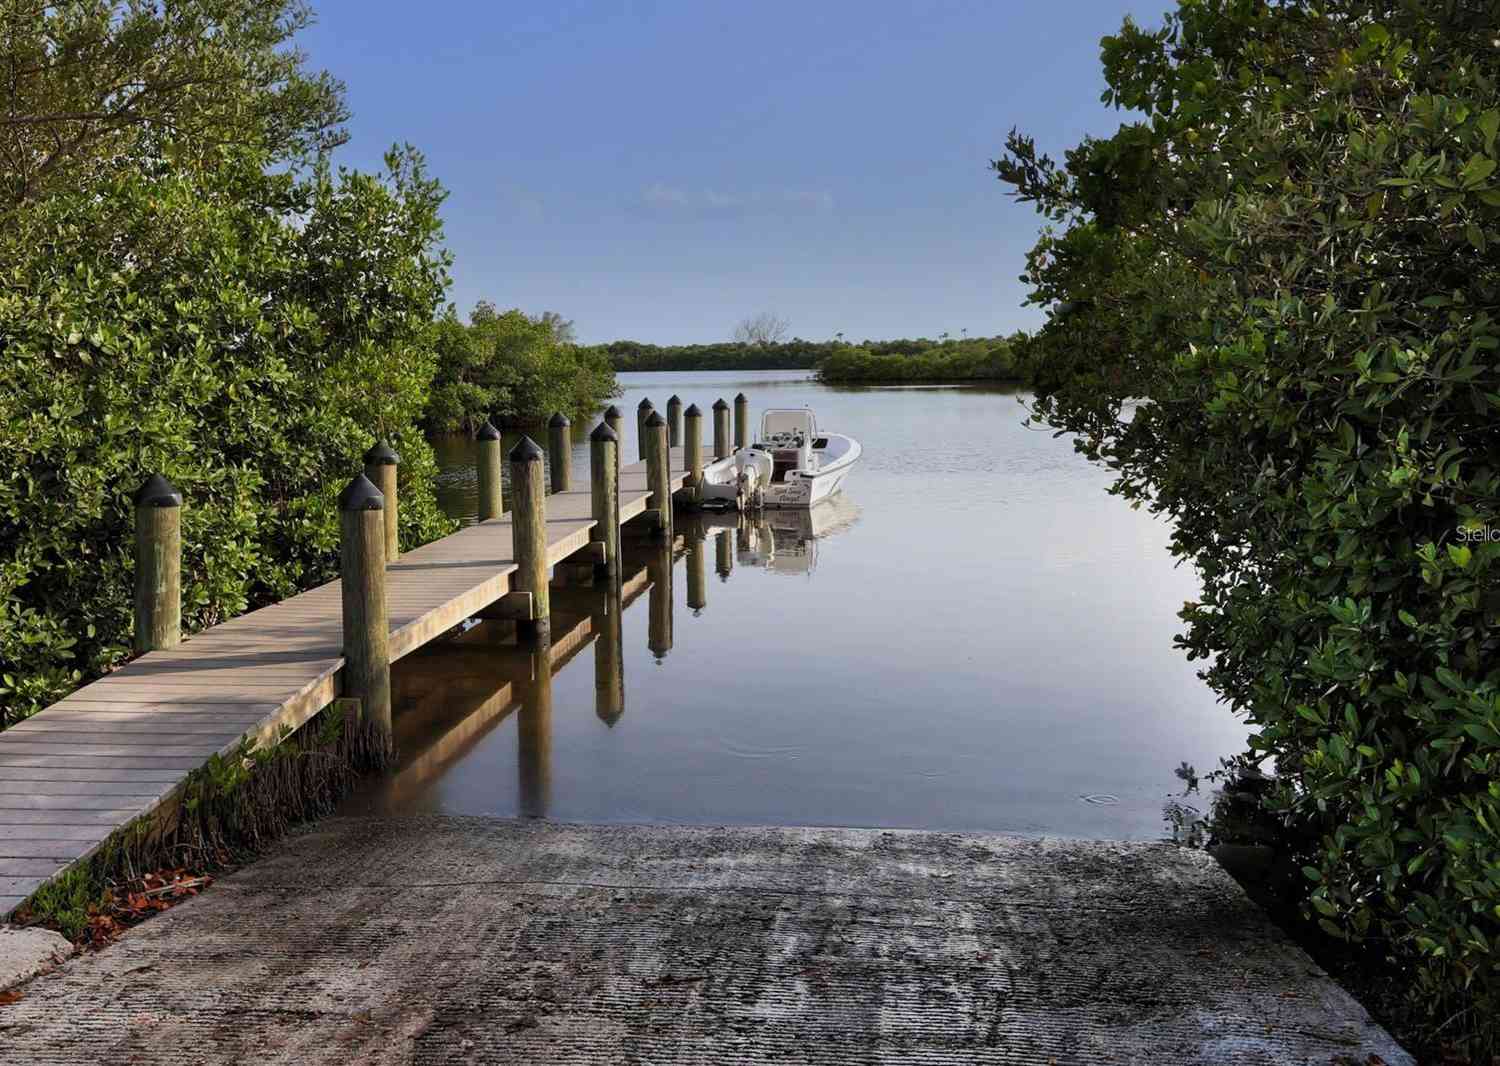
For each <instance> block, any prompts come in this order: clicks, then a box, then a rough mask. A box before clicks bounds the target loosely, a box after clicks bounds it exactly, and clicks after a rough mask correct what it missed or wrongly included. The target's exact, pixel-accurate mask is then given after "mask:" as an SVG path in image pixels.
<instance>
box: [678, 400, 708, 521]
mask: <svg viewBox="0 0 1500 1066" xmlns="http://www.w3.org/2000/svg"><path fill="white" fill-rule="evenodd" d="M682 433H683V437H682V460H683V461H682V465H683V467H684V468H685V469H686V470H687V488H688V490H689V491H690V492H691V493H692V494H693V502H694V503H695V504H696V503H698V502H700V501H701V500H702V496H703V493H702V482H703V412H702V411H700V410H698V405H697V404H693V405H692V406H691V407H689V408H688V409H687V412H686V414H685V415H684V417H683V420H682Z"/></svg>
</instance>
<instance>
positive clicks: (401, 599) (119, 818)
mask: <svg viewBox="0 0 1500 1066" xmlns="http://www.w3.org/2000/svg"><path fill="white" fill-rule="evenodd" d="M670 455H671V461H670V478H669V482H670V487H671V489H673V490H676V489H677V488H679V487H681V485H682V484H683V481H684V480H685V476H686V471H685V468H684V465H683V463H684V456H683V451H682V449H680V448H674V449H672V450H671V452H670ZM619 485H620V521H621V523H624V522H627V521H629V520H630V519H632V518H635V517H637V516H638V515H640V514H642V513H643V512H644V511H645V510H646V509H647V499H648V497H649V496H650V490H649V489H648V487H647V472H646V464H645V462H638V463H633V464H629V465H622V466H621V468H620V482H619ZM546 510H547V523H546V531H547V563H548V565H555V564H557V563H560V562H562V561H564V560H565V559H567V558H568V557H569V556H572V555H574V554H575V553H577V552H579V551H580V550H581V549H583V548H585V546H586V545H587V544H588V542H589V533H590V530H592V529H593V527H594V524H595V523H594V519H593V517H592V510H591V497H590V490H589V487H588V485H587V484H585V485H584V487H583V488H582V489H581V490H575V491H568V492H561V493H557V494H554V495H551V496H548V497H547V499H546ZM514 555H515V552H514V550H513V547H512V536H511V523H510V516H509V515H508V514H507V515H504V516H502V517H500V518H498V519H491V520H489V521H485V522H480V523H478V524H476V525H472V526H468V527H466V528H464V529H461V530H459V531H458V532H456V533H454V534H452V535H451V536H448V537H444V538H442V539H441V540H437V541H433V542H432V543H430V544H427V545H424V546H422V547H420V548H417V549H415V550H413V551H410V552H407V553H404V554H402V555H401V556H400V557H399V558H398V559H397V561H396V562H394V563H392V564H390V565H389V567H388V569H387V606H388V613H389V620H390V655H391V659H392V660H395V659H399V658H401V657H402V656H404V655H407V654H409V653H411V652H412V651H414V650H416V649H417V648H419V647H421V646H422V645H424V644H426V643H427V642H429V641H431V640H433V639H435V638H437V637H440V636H443V635H444V634H446V633H448V632H450V631H451V630H452V629H453V628H454V627H455V626H458V625H460V624H461V623H462V622H464V621H465V620H466V619H468V618H471V617H474V616H475V615H477V614H478V613H479V612H481V611H482V610H483V609H484V608H485V607H487V606H489V605H490V604H492V603H494V602H495V601H497V600H499V599H500V598H501V597H503V596H505V595H506V594H507V593H509V592H511V591H512V578H513V575H514V574H515V573H516V570H517V563H516V561H515V559H514ZM342 647H343V637H342V590H341V588H340V584H339V582H338V581H332V582H329V583H328V584H326V585H322V586H319V587H318V588H315V589H312V590H310V591H308V592H304V593H302V594H300V595H297V596H293V597H292V598H291V599H288V600H284V601H283V602H281V603H277V604H275V605H273V606H270V607H265V608H262V609H260V610H257V611H251V612H249V613H248V614H244V615H241V616H239V617H238V618H234V619H231V620H230V621H228V622H225V623H223V624H221V625H217V626H214V627H213V628H211V629H208V630H205V631H204V632H202V633H199V634H197V635H195V636H193V637H191V638H190V639H187V640H184V641H183V642H182V643H181V644H179V645H178V646H176V647H174V648H171V649H168V650H164V651H153V652H149V653H147V654H145V655H143V656H141V657H140V658H138V659H136V660H134V661H133V662H131V663H129V664H128V665H126V666H125V667H123V668H121V669H119V670H117V671H115V672H114V673H111V674H110V675H108V676H107V677H104V678H101V679H100V680H98V681H95V682H93V683H92V684H89V685H85V686H84V687H83V688H80V689H78V690H77V691H76V692H73V693H72V694H71V695H69V696H67V697H66V698H65V699H63V700H61V701H59V702H58V703H55V704H53V705H52V706H51V707H48V708H46V709H45V710H43V711H42V712H40V713H39V714H36V715H33V716H32V717H30V718H28V719H26V720H24V721H22V722H20V723H18V724H17V725H14V726H12V727H11V728H9V729H7V730H5V731H4V732H0V918H4V917H5V916H7V915H9V913H10V912H11V911H12V910H14V909H15V907H17V906H18V905H19V904H20V903H21V902H22V901H23V900H25V899H26V898H27V897H28V896H30V895H31V894H32V893H33V892H35V891H36V889H37V888H39V887H40V886H41V885H42V884H44V883H45V882H46V881H48V880H49V879H50V878H52V877H55V876H56V875H58V874H59V873H61V872H63V871H64V870H66V869H67V868H68V867H70V866H71V865H73V864H74V863H76V862H78V861H79V860H81V859H85V858H87V857H88V856H89V855H91V854H92V853H93V852H94V850H95V849H96V848H98V847H99V845H101V844H102V843H103V842H104V841H105V840H106V839H107V838H108V837H109V836H110V834H111V833H113V832H114V831H115V830H116V829H118V828H120V827H121V826H124V825H126V824H128V823H130V822H132V821H133V820H135V819H136V818H139V817H141V816H142V815H146V814H150V813H151V812H152V811H154V810H155V809H156V808H157V807H158V806H160V805H161V804H162V803H164V802H165V801H166V800H168V799H169V798H170V797H171V796H172V795H173V793H174V792H175V791H176V790H177V789H178V788H179V786H181V784H182V783H183V781H184V780H185V779H186V777H187V776H188V774H189V773H191V772H192V771H193V770H195V769H197V768H198V767H200V766H202V765H203V764H204V762H206V761H207V760H208V759H209V758H210V757H211V756H213V755H215V754H227V753H229V752H231V751H234V750H236V749H237V748H238V746H239V744H240V743H241V741H242V740H243V739H245V738H246V737H251V738H256V739H263V738H274V737H275V736H276V735H278V733H279V732H280V731H282V730H283V729H286V728H296V727H297V726H300V725H301V724H303V723H304V722H306V721H307V720H308V719H309V718H311V717H312V716H313V715H315V714H316V713H317V712H318V711H320V710H322V709H323V708H324V707H326V706H328V705H329V704H330V703H332V702H333V700H334V698H335V697H336V696H338V695H339V694H340V688H339V672H340V669H341V668H342V667H343V665H344V659H343V656H342V652H341V649H342Z"/></svg>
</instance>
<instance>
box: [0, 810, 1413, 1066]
mask: <svg viewBox="0 0 1500 1066" xmlns="http://www.w3.org/2000/svg"><path fill="white" fill-rule="evenodd" d="M21 992H22V998H20V999H19V1000H17V1001H16V1002H14V1003H11V1004H9V1005H6V1006H0V1063H4V1064H5V1066H21V1064H43V1063H90V1064H95V1063H111V1064H113V1063H137V1062H138V1063H155V1062H172V1063H206V1064H216V1063H224V1064H235V1066H241V1064H245V1063H299V1064H300V1063H353V1062H359V1063H366V1062H368V1063H546V1064H549V1066H551V1064H567V1063H704V1064H708V1063H713V1064H719V1063H764V1062H777V1063H808V1064H813V1063H817V1064H844V1063H892V1064H896V1063H901V1064H907V1063H1007V1064H1033V1063H1035V1064H1046V1063H1057V1064H1073V1063H1151V1064H1173V1063H1234V1064H1263V1063H1278V1064H1280V1063H1298V1064H1302V1063H1328V1064H1333V1063H1340V1064H1345V1066H1351V1064H1355V1063H1358V1064H1361V1066H1372V1064H1378V1063H1388V1064H1402V1063H1411V1062H1412V1059H1411V1058H1410V1057H1409V1056H1407V1055H1406V1054H1405V1053H1404V1052H1403V1051H1402V1050H1401V1049H1400V1048H1399V1047H1398V1046H1397V1045H1396V1044H1395V1042H1394V1041H1393V1040H1392V1039H1391V1038H1390V1037H1389V1036H1388V1035H1386V1034H1385V1033H1384V1032H1383V1031H1382V1030H1381V1029H1380V1028H1378V1027H1377V1026H1376V1025H1375V1024H1374V1023H1373V1022H1372V1021H1371V1020H1370V1018H1369V1017H1368V1016H1367V1015H1366V1013H1365V1011H1364V1010H1363V1009H1362V1008H1361V1007H1360V1006H1359V1005H1358V1004H1357V1003H1355V1002H1354V1001H1353V1000H1352V999H1351V998H1350V997H1349V996H1348V995H1347V994H1346V993H1344V992H1343V991H1341V990H1340V989H1339V988H1338V987H1337V986H1336V985H1335V984H1334V983H1333V982H1332V981H1330V980H1329V979H1328V977H1327V976H1326V975H1324V974H1323V973H1321V972H1320V971H1319V970H1318V968H1317V967H1316V966H1315V965H1314V964H1313V963H1312V962H1311V960H1309V959H1308V958H1307V956H1306V955H1305V954H1303V953H1302V951H1301V950H1299V949H1298V948H1296V947H1295V946H1293V945H1292V944H1291V943H1290V942H1289V941H1288V940H1287V939H1286V937H1285V936H1284V935H1283V934H1281V933H1280V932H1279V931H1278V930H1277V929H1276V928H1275V927H1274V926H1272V925H1271V924H1270V922H1269V921H1268V920H1267V919H1266V918H1265V916H1264V915H1263V914H1261V913H1260V911H1258V910H1257V909H1256V908H1255V907H1254V905H1252V904H1251V903H1250V901H1249V900H1248V899H1247V898H1246V897H1245V895H1244V894H1243V892H1242V891H1241V890H1240V889H1239V887H1238V886H1237V885H1236V884H1235V883H1234V882H1233V881H1232V880H1231V879H1230V878H1229V877H1228V876H1227V875H1226V874H1225V873H1224V872H1223V871H1222V870H1221V869H1220V868H1219V867H1218V866H1217V864H1215V863H1214V862H1213V860H1212V859H1210V858H1209V857H1207V856H1206V855H1203V854H1202V853H1198V852H1192V851H1185V850H1180V849H1177V848H1173V847H1170V846H1167V845H1157V844H1144V843H1090V842H1081V841H1065V840H1055V839H1028V838H1017V837H1006V836H994V835H979V834H948V833H930V832H905V831H901V832H893V831H883V830H872V829H755V828H734V829H722V828H690V827H660V826H658V827H634V826H573V825H561V824H554V823H546V822H536V821H528V822H516V821H507V820H497V819H482V818H462V817H452V816H442V815H411V816H402V817H389V818H387V817H381V818H354V817H339V818H332V819H328V820H326V821H324V822H322V823H320V824H318V825H316V826H314V827H312V828H310V829H308V830H305V831H302V832H300V833H298V834H296V835H294V836H293V837H291V838H290V839H288V840H287V841H285V842H284V843H283V844H282V845H281V846H280V847H279V848H277V849H276V850H274V851H273V852H272V853H271V854H270V855H269V856H268V857H266V858H265V859H263V860H261V861H259V862H257V863H255V864H253V865H251V866H249V867H247V868H245V869H243V870H241V871H239V872H238V873H236V874H234V875H232V876H230V877H228V878H225V879H224V880H222V881H220V882H219V883H218V884H217V885H215V886H214V887H213V888H212V889H211V890H210V891H208V892H207V893H205V894H204V895H202V896H200V897H198V898H196V899H194V900H191V901H189V902H187V903H184V904H183V905H181V906H179V907H177V908H175V909H174V910H171V911H169V912H167V913H166V914H163V915H161V916H160V917H158V918H155V919H153V920H152V921H150V922H147V923H145V924H144V925H142V926H140V927H138V928H137V929H135V930H133V931H131V932H130V933H129V934H127V935H126V936H125V938H124V939H122V940H121V941H120V942H119V943H117V944H115V945H113V946H111V947H110V948H108V949H107V950H105V951H103V952H100V953H98V954H93V955H87V956H80V957H75V958H73V959H72V960H70V961H68V962H67V963H65V964H64V965H62V966H61V967H59V968H58V969H56V970H54V971H53V972H51V973H48V974H45V975H43V976H41V977H38V978H36V979H34V980H33V981H31V982H30V983H28V984H26V985H23V986H21Z"/></svg>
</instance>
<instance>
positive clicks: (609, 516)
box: [589, 422, 620, 586]
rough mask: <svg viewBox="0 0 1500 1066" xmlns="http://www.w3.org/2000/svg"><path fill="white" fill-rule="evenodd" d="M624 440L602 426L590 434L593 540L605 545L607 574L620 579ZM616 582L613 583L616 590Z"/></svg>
mask: <svg viewBox="0 0 1500 1066" xmlns="http://www.w3.org/2000/svg"><path fill="white" fill-rule="evenodd" d="M619 452H620V438H619V437H618V436H616V434H615V431H614V430H612V429H610V428H609V423H607V422H600V423H599V424H598V425H597V426H595V427H594V432H593V433H591V434H589V485H590V488H591V489H592V491H593V509H592V511H591V512H590V513H591V515H592V516H593V519H594V528H593V529H592V530H591V531H590V532H589V539H590V540H592V541H597V542H599V543H601V544H603V545H604V571H605V573H607V574H608V575H609V576H610V577H611V578H615V579H616V580H618V578H619V576H620V462H619V459H620V456H619ZM613 584H614V582H611V586H613Z"/></svg>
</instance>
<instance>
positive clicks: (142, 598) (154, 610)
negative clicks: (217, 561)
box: [134, 474, 182, 652]
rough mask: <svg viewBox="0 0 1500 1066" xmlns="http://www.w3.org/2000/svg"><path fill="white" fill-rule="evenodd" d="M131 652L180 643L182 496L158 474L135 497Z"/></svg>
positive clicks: (158, 648)
mask: <svg viewBox="0 0 1500 1066" xmlns="http://www.w3.org/2000/svg"><path fill="white" fill-rule="evenodd" d="M134 500H135V650H136V651H138V652H148V651H158V650H160V649H162V648H171V647H175V646H176V645H177V644H179V643H181V641H182V493H180V492H178V491H177V489H176V488H175V487H174V486H173V485H172V483H171V482H170V481H168V480H167V479H166V478H164V477H162V476H161V475H160V474H152V475H151V476H150V477H149V478H147V479H146V481H145V482H144V483H143V484H142V485H141V487H140V488H138V489H137V490H136V492H135V497H134Z"/></svg>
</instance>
